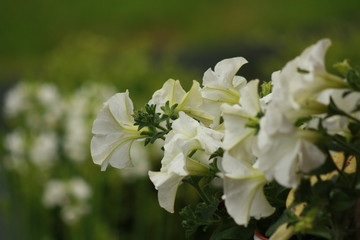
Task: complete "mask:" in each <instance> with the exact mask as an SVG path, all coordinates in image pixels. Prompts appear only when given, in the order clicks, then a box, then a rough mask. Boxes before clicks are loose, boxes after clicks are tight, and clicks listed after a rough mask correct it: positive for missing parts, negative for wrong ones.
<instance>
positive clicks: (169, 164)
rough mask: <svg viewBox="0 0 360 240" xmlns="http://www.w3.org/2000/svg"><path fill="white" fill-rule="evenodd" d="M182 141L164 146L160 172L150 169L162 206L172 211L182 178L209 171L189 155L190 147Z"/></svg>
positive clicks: (151, 178)
mask: <svg viewBox="0 0 360 240" xmlns="http://www.w3.org/2000/svg"><path fill="white" fill-rule="evenodd" d="M181 141H182V140H181V139H178V140H177V141H172V142H170V143H169V144H167V145H165V146H164V148H165V153H164V158H163V159H162V161H161V163H162V167H161V169H160V172H153V171H149V177H150V180H151V181H152V182H153V184H154V186H155V188H156V189H157V190H158V200H159V204H160V206H161V207H162V208H164V209H165V210H166V211H168V212H171V213H173V212H174V202H175V197H176V192H177V189H178V187H179V185H180V184H181V181H182V179H183V178H184V177H186V176H188V175H198V174H202V173H203V174H204V173H207V171H208V167H207V166H206V165H205V164H203V163H201V162H200V161H196V160H194V159H192V158H190V157H188V156H187V155H188V154H189V151H190V149H189V148H188V146H186V145H184V144H183V143H181ZM179 143H180V144H179ZM179 145H180V146H183V148H182V149H181V148H180V147H179ZM185 146H186V147H185ZM186 148H187V149H186Z"/></svg>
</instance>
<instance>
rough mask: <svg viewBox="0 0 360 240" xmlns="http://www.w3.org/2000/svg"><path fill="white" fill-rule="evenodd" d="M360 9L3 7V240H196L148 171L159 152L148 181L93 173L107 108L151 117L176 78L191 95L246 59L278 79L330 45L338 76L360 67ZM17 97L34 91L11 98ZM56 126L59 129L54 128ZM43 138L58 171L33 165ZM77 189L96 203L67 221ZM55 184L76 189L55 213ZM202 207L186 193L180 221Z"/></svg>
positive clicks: (197, 4)
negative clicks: (205, 79)
mask: <svg viewBox="0 0 360 240" xmlns="http://www.w3.org/2000/svg"><path fill="white" fill-rule="evenodd" d="M359 9H360V2H359V1H358V0H345V1H344V0H342V1H338V0H334V1H328V0H327V1H325V0H317V1H310V0H305V1H285V0H274V1H259V0H251V1H250V0H244V1H235V0H226V1H215V0H214V1H205V0H198V1H194V0H192V1H190V0H183V1H174V0H167V1H165V0H156V1H144V0H142V1H140V0H134V1H121V0H118V1H115V0H104V1H101V2H99V1H93V0H88V1H76V2H75V1H67V0H65V1H61V2H60V1H58V2H56V1H45V0H34V1H31V2H30V1H29V2H26V1H10V0H2V1H1V2H0V87H1V88H0V89H1V95H2V97H1V106H2V108H3V109H2V112H3V114H2V117H1V126H2V127H1V133H2V136H3V138H2V140H1V142H2V143H3V144H2V145H3V147H2V154H1V156H3V157H2V159H1V164H0V165H1V169H0V171H1V172H0V174H1V175H0V179H1V182H0V203H1V215H0V216H1V218H0V228H1V229H0V238H1V239H145V238H147V239H184V232H183V230H182V228H181V219H180V218H179V217H178V215H177V213H175V214H173V215H172V214H168V213H166V212H165V211H164V210H162V209H160V207H159V206H158V204H157V196H156V191H155V189H154V188H153V186H152V184H151V183H150V181H149V180H148V179H147V177H146V170H147V169H149V168H150V169H153V170H155V169H158V166H159V159H161V156H159V155H158V154H156V152H155V151H154V150H151V149H148V150H147V151H148V152H146V155H147V156H148V157H144V156H143V158H146V161H148V165H147V166H146V167H145V169H143V172H142V173H139V174H137V173H130V174H126V173H124V174H123V173H122V171H120V172H121V174H119V171H118V170H116V169H108V170H107V171H106V172H100V168H99V167H98V166H96V165H94V164H93V163H92V161H91V158H90V156H89V150H88V146H89V144H88V143H89V141H90V138H91V125H92V121H93V120H94V118H95V116H96V113H97V112H98V111H99V109H100V108H101V103H102V102H103V101H105V100H106V99H107V98H109V97H110V96H111V94H113V93H115V92H120V91H125V90H126V89H129V91H130V96H131V98H132V99H133V101H134V103H135V105H136V106H137V107H141V106H142V105H143V104H144V103H146V102H147V101H148V100H149V99H150V97H151V95H152V93H153V92H154V91H155V90H157V89H158V88H160V87H161V85H162V84H163V82H165V81H166V80H167V79H168V78H174V79H179V80H181V82H182V84H183V86H184V87H185V88H186V89H188V87H189V86H190V84H191V81H192V80H193V79H196V80H199V81H201V79H202V74H203V72H205V70H206V69H208V68H209V67H213V66H214V65H215V64H216V63H217V62H218V61H220V60H222V59H224V58H229V57H235V56H243V57H245V58H246V59H248V61H249V63H248V64H247V65H245V66H244V67H243V68H242V69H241V70H240V74H241V75H243V76H245V77H246V78H248V79H252V78H260V79H261V80H269V79H270V76H271V73H272V72H273V71H276V70H278V69H280V68H281V67H282V66H284V64H285V63H286V62H287V61H289V60H290V59H292V58H293V57H295V56H297V55H298V54H299V53H300V52H301V51H302V50H303V49H304V48H305V47H307V46H308V45H310V44H312V43H314V42H315V41H317V40H319V39H321V38H324V37H326V38H330V39H331V40H332V42H333V46H332V47H331V48H330V50H329V52H328V56H327V63H328V65H329V68H330V67H331V65H332V63H335V62H338V61H341V60H343V59H345V58H349V59H351V60H352V62H353V63H354V64H359V63H360V54H359V53H360V14H359ZM19 83H20V84H23V85H17V84H19ZM94 84H97V85H94ZM16 86H18V89H22V90H17V92H16V91H13V94H12V96H13V97H12V98H11V97H9V96H11V94H9V89H14V87H16ZM19 86H22V87H20V88H19ZM24 89H26V90H24ZM44 89H45V90H44ZM49 89H50V90H49ZM51 89H52V90H51ZM54 89H55V90H54ZM101 89H102V90H101ZM104 89H105V90H104ZM14 92H15V93H14ZM19 92H20V95H21V94H22V95H21V96H20V97H16V96H19V95H16V94H19ZM44 92H45V96H47V97H49V96H48V95H49V92H50V95H51V94H55V93H56V94H57V97H56V98H55V99H54V98H53V97H54V96H50V99H52V100H53V101H54V102H55V104H54V105H49V104H45V103H46V101H47V100H46V99H47V98H45V102H44V100H41V99H43V98H44V97H41V96H43V95H42V94H44ZM84 92H85V93H84ZM6 93H7V94H6ZM47 94H48V95H47ZM14 96H15V97H14ZM39 96H40V97H39ZM19 98H20V100H19ZM14 99H15V100H14ZM16 99H17V100H16ZM16 101H18V102H19V103H18V105H16V104H15V102H16ZM30 103H31V104H30ZM56 103H58V104H56ZM80 103H81V104H80ZM14 104H15V105H16V106H18V107H19V106H20V108H19V109H20V110H19V109H18V110H17V112H16V114H13V113H11V111H12V110H10V112H9V108H10V109H11V108H12V107H14ZM49 109H50V110H49ZM51 109H52V110H51ZM54 109H58V110H59V109H60V110H59V111H55V112H53V110H54ZM79 109H82V110H81V111H80V110H79ZM79 112H81V114H80V113H79ZM47 113H48V114H47ZM77 113H79V114H77ZM47 115H50V116H51V117H53V118H54V119H55V120H53V122H51V123H48V119H47V118H46V116H47ZM78 115H81V116H78ZM29 119H30V120H31V121H30V120H29ZM71 119H80V120H79V121H80V123H78V122H76V124H78V125H76V124H74V123H72V122H71ZM34 123H35V125H34ZM76 126H78V128H80V127H79V126H81V127H82V128H83V129H84V130H83V132H81V131H80V133H79V134H80V135H81V137H82V138H81V144H80V143H78V142H76V141H75V140H73V139H72V138H71V135H68V132H74V130H73V129H72V128H75V129H78V128H77V127H76ZM42 134H44V135H46V136H49V134H50V135H51V136H55V139H57V140H56V143H54V144H53V145H54V146H55V147H53V148H54V149H55V150H54V151H55V152H56V154H55V155H54V156H55V157H56V159H57V160H56V161H55V163H53V164H52V165H51V166H49V167H46V168H44V167H43V166H44V164H39V163H38V161H37V162H36V161H35V162H34V160H33V159H32V155H34V154H32V152H33V149H34V148H35V147H34V146H35V145H36V144H35V143H36V142H37V141H38V140H37V137H38V136H40V135H42ZM19 136H20V137H19ZM78 137H79V136H77V138H78ZM14 139H15V140H14ZM16 139H17V140H16ZM19 139H20V140H19ZM19 141H20V143H19ZM43 141H45V143H48V142H49V141H51V140H49V139H47V140H46V139H45V140H43ZM72 141H74V144H72V145H73V146H76V147H75V148H76V149H77V150H81V151H80V152H81V153H80V154H81V159H82V160H81V161H77V160H76V157H74V156H72V155H71V154H69V151H70V150H67V146H68V145H69V142H71V143H73V142H72ZM70 145H71V144H70ZM13 148H15V150H19V149H20V150H21V151H20V152H21V154H20V153H19V152H16V153H14V149H13ZM31 154H32V155H31ZM15 155H16V156H15ZM14 156H15V157H14ZM49 158H50V157H49ZM14 159H16V161H17V162H16V164H15V165H16V166H15V165H14ZM46 160H47V159H45V161H46ZM48 160H49V161H51V159H48ZM45 165H46V164H45ZM9 166H10V167H9ZM14 166H15V167H14ZM19 166H20V168H19ZM24 166H26V167H24ZM19 169H20V170H19ZM74 178H76V179H78V178H81V179H83V181H85V182H86V184H87V186H88V188H89V189H90V190H89V191H90V192H91V194H87V195H86V194H85V193H84V191H85V192H86V190H84V189H86V187H85V188H81V187H80V189H83V190H82V191H83V192H82V193H83V195H81V194H80V195H81V196H82V197H80V198H79V199H80V200H81V201H82V204H85V205H86V211H82V213H81V214H79V219H78V220H77V221H72V222H71V221H70V222H67V221H66V218H64V212H66V211H65V210H66V209H68V208H69V206H71V207H74V206H75V205H76V204H78V201H80V200H79V199H77V200H76V199H75V200H74V199H73V198H76V197H64V196H63V195H64V192H66V191H67V192H69V191H70V190H69V189H72V188H71V187H64V186H65V185H66V186H72V185H71V184H70V183H71V182H72V180H71V179H74ZM54 179H55V180H56V181H60V182H62V183H61V184H58V185H57V186H62V187H58V188H59V189H61V188H63V189H67V190H66V191H65V190H64V191H63V193H62V194H63V195H61V194H60V193H59V192H57V193H56V192H55V193H52V195H54V196H55V199H56V196H57V195H56V194H60V195H59V196H58V198H57V199H60V200H61V199H62V200H61V201H60V200H59V203H58V204H52V205H51V204H50V205H49V204H48V205H46V204H45V203H44V201H45V200H44V198H45V197H44V196H45V192H46V189H47V187H46V186H47V183H48V182H54V181H53V180H54ZM129 179H130V180H129ZM55 185H56V184H55ZM80 185H81V184H80ZM53 188H54V187H53ZM70 192H71V191H70ZM75 192H76V191H75ZM68 194H69V193H68ZM50 195H51V194H50ZM65 195H66V194H65ZM70 195H71V194H70ZM75 195H76V194H75ZM69 199H70V200H69ZM54 201H55V200H54ZM74 201H75V202H76V204H75V205H74V204H73V202H74ZM194 201H196V196H195V195H194V193H193V192H192V191H191V189H188V188H181V189H180V194H179V198H178V200H177V203H176V206H177V207H176V209H177V211H179V209H181V208H182V207H183V206H185V205H186V204H188V203H192V202H194ZM70 203H71V204H73V205H71V204H70ZM85 205H82V206H85ZM76 206H79V205H76ZM74 211H75V210H74ZM74 211H73V212H74ZM68 212H69V211H68ZM70 212H71V211H70ZM207 238H208V235H206V234H202V233H201V232H200V233H199V234H198V236H194V239H207Z"/></svg>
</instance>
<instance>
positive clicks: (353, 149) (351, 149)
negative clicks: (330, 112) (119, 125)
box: [331, 137, 360, 155]
mask: <svg viewBox="0 0 360 240" xmlns="http://www.w3.org/2000/svg"><path fill="white" fill-rule="evenodd" d="M331 139H332V140H334V141H335V142H336V143H338V144H339V145H341V146H342V147H344V148H347V149H348V150H350V151H352V152H353V154H354V155H360V151H359V150H357V149H355V148H353V147H352V146H349V145H348V144H346V143H344V142H342V141H340V140H339V139H337V138H336V137H332V138H331Z"/></svg>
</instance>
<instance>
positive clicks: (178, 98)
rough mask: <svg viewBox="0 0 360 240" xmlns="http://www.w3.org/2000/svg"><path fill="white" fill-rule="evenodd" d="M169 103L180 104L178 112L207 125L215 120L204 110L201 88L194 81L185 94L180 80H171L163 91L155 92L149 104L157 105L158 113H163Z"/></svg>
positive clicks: (164, 86)
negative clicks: (162, 108)
mask: <svg viewBox="0 0 360 240" xmlns="http://www.w3.org/2000/svg"><path fill="white" fill-rule="evenodd" d="M168 101H169V105H170V106H173V105H174V104H178V106H177V107H176V110H177V111H178V112H180V111H183V112H185V113H186V114H188V115H190V116H192V117H195V118H197V119H199V120H201V121H202V122H204V123H206V124H210V123H211V122H212V121H213V120H214V116H213V115H211V114H210V113H208V112H207V111H206V109H204V108H203V98H202V95H201V88H200V84H199V83H198V82H197V81H193V84H192V86H191V89H190V90H189V91H188V92H185V90H184V89H183V88H182V86H181V85H180V82H179V80H173V79H169V80H167V81H166V82H165V83H164V85H163V86H162V88H161V89H159V90H157V91H155V93H154V94H153V96H152V98H151V100H150V101H149V104H156V111H157V112H161V109H160V107H162V106H164V105H165V103H166V102H168Z"/></svg>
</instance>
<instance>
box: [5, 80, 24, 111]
mask: <svg viewBox="0 0 360 240" xmlns="http://www.w3.org/2000/svg"><path fill="white" fill-rule="evenodd" d="M28 95H29V89H28V86H27V85H26V84H25V83H24V82H21V83H19V84H17V85H16V86H15V87H14V88H12V89H10V90H9V91H8V92H7V93H6V94H5V106H4V110H5V114H6V116H8V117H15V116H16V115H18V114H20V113H21V112H23V111H25V110H26V108H27V106H28V104H29V103H28V102H27V101H26V99H27V98H28Z"/></svg>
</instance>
